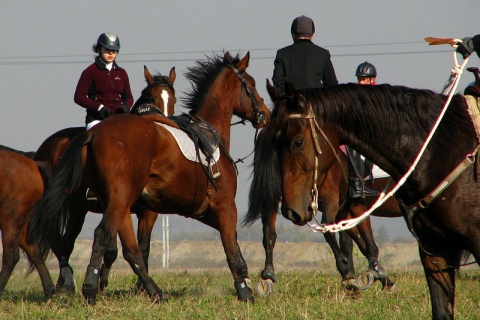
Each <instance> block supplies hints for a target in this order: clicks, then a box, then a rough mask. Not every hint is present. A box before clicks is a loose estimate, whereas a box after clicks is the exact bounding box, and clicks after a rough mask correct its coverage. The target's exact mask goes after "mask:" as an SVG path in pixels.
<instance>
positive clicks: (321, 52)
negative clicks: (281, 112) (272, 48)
mask: <svg viewBox="0 0 480 320" xmlns="http://www.w3.org/2000/svg"><path fill="white" fill-rule="evenodd" d="M291 33H292V38H293V41H294V43H293V44H292V45H290V46H287V47H285V48H282V49H280V50H278V51H277V56H276V58H275V61H274V66H275V68H274V70H273V77H272V81H273V84H274V85H275V86H276V87H279V88H282V89H284V86H283V84H284V79H285V77H286V78H288V79H289V80H290V82H292V84H293V86H294V87H295V89H297V90H298V89H307V88H318V87H323V86H330V85H334V84H338V81H337V76H336V75H335V70H334V68H333V64H332V61H331V60H330V52H329V51H328V50H326V49H324V48H322V47H319V46H317V45H315V44H314V43H313V42H312V38H313V34H314V33H315V25H314V23H313V21H312V19H310V18H309V17H306V16H300V17H297V18H295V20H293V23H292V27H291Z"/></svg>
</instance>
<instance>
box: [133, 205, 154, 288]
mask: <svg viewBox="0 0 480 320" xmlns="http://www.w3.org/2000/svg"><path fill="white" fill-rule="evenodd" d="M137 217H138V228H137V241H138V246H139V247H140V250H141V251H142V256H143V262H144V263H145V269H146V270H147V272H148V259H149V257H150V241H151V238H152V230H153V226H154V225H155V222H156V221H157V217H158V213H157V212H153V211H151V210H144V211H143V212H141V213H137ZM137 288H138V289H139V290H143V289H144V288H143V286H142V281H141V280H140V278H139V279H138V280H137Z"/></svg>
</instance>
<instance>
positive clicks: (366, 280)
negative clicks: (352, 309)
mask: <svg viewBox="0 0 480 320" xmlns="http://www.w3.org/2000/svg"><path fill="white" fill-rule="evenodd" d="M374 281H375V276H374V275H373V274H372V273H371V272H367V273H365V274H364V275H359V276H358V277H357V283H358V288H359V289H360V290H366V289H368V288H370V287H371V286H372V284H373V282H374Z"/></svg>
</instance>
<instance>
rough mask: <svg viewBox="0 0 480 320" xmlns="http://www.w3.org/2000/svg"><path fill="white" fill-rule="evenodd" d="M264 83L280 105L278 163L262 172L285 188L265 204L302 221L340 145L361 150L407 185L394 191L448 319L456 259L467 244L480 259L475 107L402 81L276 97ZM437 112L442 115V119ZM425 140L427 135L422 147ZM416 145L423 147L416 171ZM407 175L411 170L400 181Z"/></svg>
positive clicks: (437, 314) (435, 302) (436, 315)
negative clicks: (315, 137) (317, 139)
mask: <svg viewBox="0 0 480 320" xmlns="http://www.w3.org/2000/svg"><path fill="white" fill-rule="evenodd" d="M267 87H268V88H270V89H268V90H269V94H270V95H271V98H272V99H273V100H274V101H276V102H275V107H274V109H275V108H276V109H277V110H276V111H272V117H271V121H272V123H275V126H276V128H277V130H278V131H277V133H276V135H275V136H274V137H273V139H272V141H270V143H271V144H273V143H275V144H276V146H277V147H278V148H277V149H275V150H274V151H276V152H278V153H276V154H274V155H272V157H277V159H276V160H275V161H274V162H273V163H274V164H276V165H277V166H276V167H272V168H270V169H265V170H266V171H267V170H268V171H269V172H268V173H267V172H265V173H263V174H265V175H266V174H271V175H272V178H271V180H272V182H279V181H281V182H282V184H281V185H277V186H273V187H272V189H271V190H266V192H264V195H266V196H267V197H270V198H269V199H265V205H266V206H267V207H268V206H270V207H272V206H275V205H276V204H277V201H278V198H277V196H278V192H279V193H280V196H281V202H282V204H281V213H282V215H283V216H284V217H286V218H287V219H289V220H291V221H293V222H294V223H295V224H298V225H304V224H306V223H307V222H308V221H310V220H311V219H312V217H313V214H314V207H315V201H314V200H315V199H313V198H312V196H314V195H315V194H312V186H313V184H312V182H313V181H314V179H318V181H320V182H321V181H323V180H324V177H325V175H326V173H327V172H328V169H329V168H330V167H331V166H332V164H333V163H334V162H336V161H337V150H338V146H339V145H342V144H346V145H349V146H351V147H352V148H354V149H356V150H358V151H359V152H360V153H361V154H363V155H364V156H365V157H367V158H368V159H370V160H371V161H372V162H373V163H375V164H377V165H378V166H379V167H380V168H382V169H383V170H384V171H385V172H387V173H388V174H389V175H390V176H391V177H392V179H393V181H395V182H398V181H400V182H402V183H403V184H402V185H401V186H400V185H399V186H398V187H397V188H398V190H397V191H396V197H397V200H398V201H399V204H400V208H401V210H402V213H403V216H404V219H405V221H406V223H407V226H408V228H409V230H410V231H411V233H412V235H413V236H414V237H415V239H416V240H417V242H418V247H419V254H420V259H421V262H422V265H423V269H424V272H425V277H426V281H427V284H428V288H429V292H430V298H431V307H432V318H433V319H452V318H453V313H454V302H455V269H456V268H457V267H458V263H459V260H460V259H459V256H460V255H461V254H462V253H463V251H464V250H466V251H468V252H470V253H472V255H473V256H474V258H475V259H476V261H477V263H479V261H480V242H479V241H478V239H480V211H479V210H478V209H479V208H480V201H479V197H478V193H479V191H480V186H479V185H478V183H477V182H476V166H473V169H472V164H473V163H475V161H476V159H477V151H478V146H479V143H478V140H479V139H478V131H479V130H478V127H477V126H476V125H475V123H476V122H475V116H474V115H475V114H478V110H476V108H477V107H476V106H473V105H472V104H471V103H467V98H466V97H464V96H462V95H460V94H456V95H453V96H452V97H451V100H450V99H449V97H447V96H445V95H442V94H438V93H435V92H433V91H430V90H421V89H413V88H408V87H404V86H390V85H377V86H361V85H357V84H341V85H336V86H332V87H326V88H321V89H314V90H303V91H295V88H293V86H292V85H291V84H288V85H287V89H286V92H285V95H280V96H277V94H276V93H275V90H271V86H268V85H267ZM447 102H449V105H448V108H447V109H445V108H444V105H446V104H447ZM470 114H472V115H473V117H474V119H473V120H472V118H471V116H470ZM440 115H444V117H443V118H442V119H441V121H440V122H438V119H439V117H440ZM274 116H275V117H274ZM367 119H368V120H367ZM310 123H313V126H312V127H310ZM365 123H368V126H366V125H365ZM432 128H433V129H435V132H434V134H433V135H432V133H431V130H432ZM304 130H309V131H310V133H311V134H318V135H320V136H321V138H320V140H322V143H321V146H323V148H321V151H322V153H320V152H319V151H318V150H317V149H316V148H315V145H314V144H313V142H312V139H304V136H303V135H302V134H301V132H303V131H304ZM427 137H431V139H430V140H431V141H430V143H429V144H428V145H426V146H424V147H422V146H423V143H424V141H426V139H427ZM445 148H448V152H445ZM419 150H422V151H424V152H423V155H422V156H421V158H418V159H419V160H418V161H416V162H415V164H416V166H415V170H413V171H412V170H411V169H410V167H411V165H412V163H413V162H414V160H415V159H416V158H417V157H418V155H417V153H418V152H419ZM316 163H317V165H316ZM407 171H408V172H409V173H410V175H409V176H408V178H407V177H406V178H404V179H402V177H403V175H404V174H405V172H407ZM452 172H453V173H452ZM279 190H280V191H279ZM271 195H274V197H271Z"/></svg>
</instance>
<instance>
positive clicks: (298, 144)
mask: <svg viewBox="0 0 480 320" xmlns="http://www.w3.org/2000/svg"><path fill="white" fill-rule="evenodd" d="M302 147H303V139H300V138H297V139H295V140H293V141H292V151H298V150H300V149H301V148H302Z"/></svg>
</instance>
